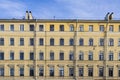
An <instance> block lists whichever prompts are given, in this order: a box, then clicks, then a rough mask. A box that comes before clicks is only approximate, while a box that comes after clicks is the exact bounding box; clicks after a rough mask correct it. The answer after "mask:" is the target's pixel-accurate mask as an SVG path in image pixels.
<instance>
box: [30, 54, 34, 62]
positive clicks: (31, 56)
mask: <svg viewBox="0 0 120 80" xmlns="http://www.w3.org/2000/svg"><path fill="white" fill-rule="evenodd" d="M30 60H34V53H33V52H30Z"/></svg>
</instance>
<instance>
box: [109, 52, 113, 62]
mask: <svg viewBox="0 0 120 80" xmlns="http://www.w3.org/2000/svg"><path fill="white" fill-rule="evenodd" d="M109 60H110V61H113V53H109Z"/></svg>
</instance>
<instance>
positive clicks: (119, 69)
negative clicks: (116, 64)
mask: <svg viewBox="0 0 120 80" xmlns="http://www.w3.org/2000/svg"><path fill="white" fill-rule="evenodd" d="M118 76H119V77H120V68H118Z"/></svg>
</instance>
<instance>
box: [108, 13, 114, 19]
mask: <svg viewBox="0 0 120 80" xmlns="http://www.w3.org/2000/svg"><path fill="white" fill-rule="evenodd" d="M112 18H113V12H112V13H111V14H110V15H109V20H112Z"/></svg>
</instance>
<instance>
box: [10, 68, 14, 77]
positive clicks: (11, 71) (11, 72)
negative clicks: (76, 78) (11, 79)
mask: <svg viewBox="0 0 120 80" xmlns="http://www.w3.org/2000/svg"><path fill="white" fill-rule="evenodd" d="M10 76H14V68H10Z"/></svg>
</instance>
